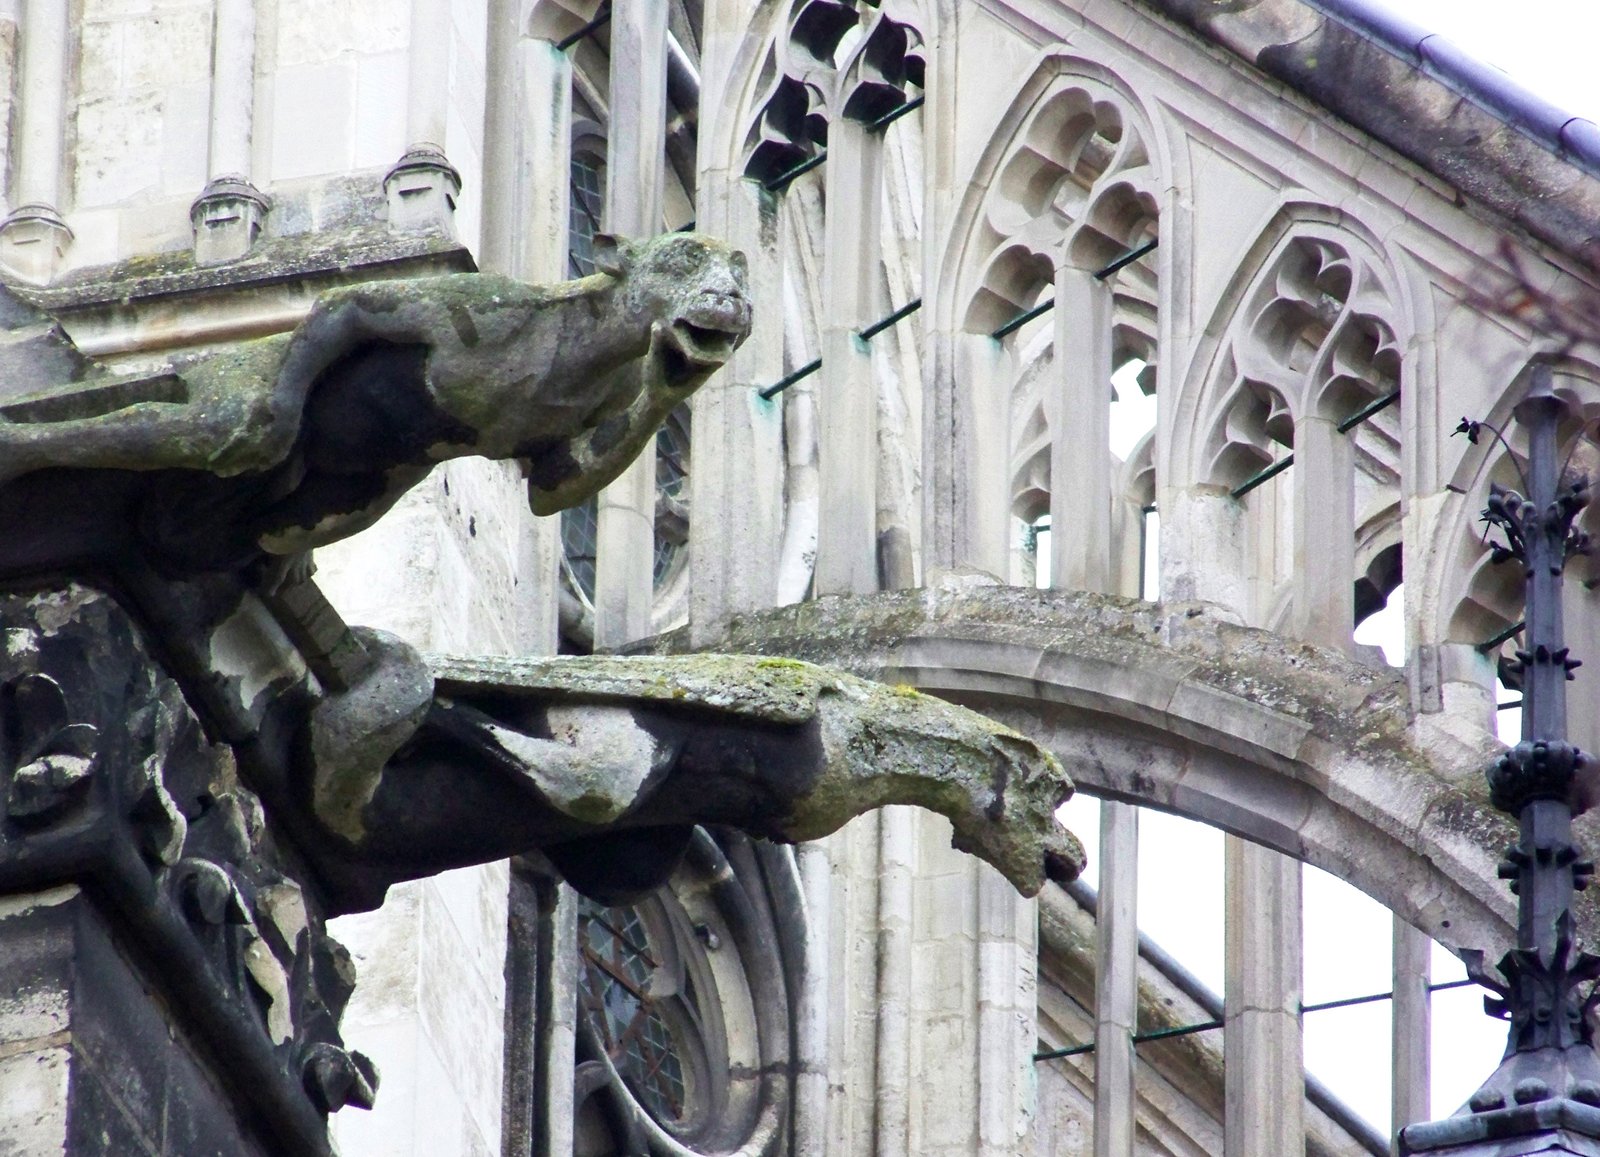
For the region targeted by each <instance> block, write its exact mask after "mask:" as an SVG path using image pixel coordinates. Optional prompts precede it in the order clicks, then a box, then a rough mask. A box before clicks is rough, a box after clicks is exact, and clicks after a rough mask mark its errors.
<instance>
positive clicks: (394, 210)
mask: <svg viewBox="0 0 1600 1157" xmlns="http://www.w3.org/2000/svg"><path fill="white" fill-rule="evenodd" d="M383 193H384V196H385V197H387V198H388V200H389V228H390V229H392V230H394V231H395V232H396V233H428V232H440V233H444V234H445V235H446V236H449V237H454V236H455V234H456V198H457V197H459V196H460V195H461V174H460V173H458V172H456V168H455V166H454V165H452V164H451V163H450V161H449V160H448V159H447V158H446V157H445V155H444V150H443V149H441V148H439V147H438V146H437V145H430V144H418V145H412V146H411V147H410V148H409V149H407V150H406V151H405V154H404V155H403V156H402V157H401V158H400V159H399V160H398V161H396V162H395V165H394V168H392V169H390V170H389V171H388V173H386V174H385V175H384V178H383Z"/></svg>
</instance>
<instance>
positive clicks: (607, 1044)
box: [578, 900, 685, 1121]
mask: <svg viewBox="0 0 1600 1157" xmlns="http://www.w3.org/2000/svg"><path fill="white" fill-rule="evenodd" d="M578 943H579V948H580V951H581V952H582V955H583V969H582V972H581V974H580V976H579V982H578V983H579V995H578V1000H579V1004H580V1007H581V1008H582V1009H583V1011H584V1014H585V1015H586V1016H587V1017H588V1018H589V1022H590V1024H591V1025H592V1026H593V1027H594V1030H595V1032H596V1034H597V1035H598V1036H599V1038H600V1041H601V1044H602V1046H603V1047H604V1048H605V1050H606V1055H607V1056H609V1057H610V1058H611V1063H612V1064H613V1065H615V1066H616V1069H617V1073H618V1075H619V1076H621V1077H622V1080H623V1082H624V1083H625V1084H626V1085H627V1086H628V1088H629V1090H630V1091H631V1092H632V1093H633V1095H634V1096H635V1097H637V1098H638V1099H639V1103H640V1104H641V1105H643V1106H644V1107H645V1108H646V1109H647V1110H648V1111H649V1112H650V1113H651V1115H652V1116H654V1117H656V1119H657V1120H666V1121H676V1120H679V1119H681V1118H682V1117H683V1115H684V1098H685V1087H684V1071H683V1060H682V1058H681V1057H680V1055H679V1049H680V1046H679V1043H678V1041H677V1039H676V1038H675V1037H674V1035H673V1031H672V1028H671V1026H670V1025H669V1024H668V1023H667V1019H666V1018H665V1017H664V1016H663V1015H662V1014H661V1010H660V1009H659V1008H658V1006H657V1002H656V998H655V996H654V995H653V991H652V986H653V985H654V984H655V983H656V978H657V976H658V974H659V973H660V971H661V968H662V965H661V962H660V959H659V954H658V953H656V952H654V951H652V948H651V944H650V938H649V934H648V932H647V930H646V928H645V924H644V921H643V920H641V919H640V918H639V914H638V912H636V911H635V910H634V909H633V908H625V907H624V908H602V907H600V906H599V905H598V904H595V903H593V902H591V901H588V900H584V901H582V902H581V903H580V905H579V909H578Z"/></svg>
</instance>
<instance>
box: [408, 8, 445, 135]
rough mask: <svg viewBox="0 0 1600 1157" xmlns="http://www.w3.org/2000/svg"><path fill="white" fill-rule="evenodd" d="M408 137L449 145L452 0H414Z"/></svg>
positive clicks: (409, 71)
mask: <svg viewBox="0 0 1600 1157" xmlns="http://www.w3.org/2000/svg"><path fill="white" fill-rule="evenodd" d="M406 74H407V75H406V140H407V141H409V142H410V143H411V144H412V145H413V146H415V145H422V144H428V145H436V146H437V147H439V148H441V149H442V148H444V146H445V132H446V121H447V116H448V112H447V110H448V108H449V101H450V0H411V44H410V47H409V49H408V51H407V59H406Z"/></svg>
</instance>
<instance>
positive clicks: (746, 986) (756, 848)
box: [574, 829, 804, 1157]
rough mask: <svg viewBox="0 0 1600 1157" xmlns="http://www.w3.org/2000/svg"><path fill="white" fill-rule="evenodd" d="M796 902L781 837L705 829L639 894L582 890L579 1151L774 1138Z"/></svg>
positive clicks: (589, 1155) (586, 1155) (753, 1143)
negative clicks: (622, 897)
mask: <svg viewBox="0 0 1600 1157" xmlns="http://www.w3.org/2000/svg"><path fill="white" fill-rule="evenodd" d="M779 913H781V914H782V918H781V919H780V918H779V915H778V914H779ZM802 913H803V904H802V903H801V902H800V900H799V880H798V876H797V873H796V871H795V867H794V857H793V854H792V853H791V852H790V851H789V849H787V848H780V847H777V846H776V845H770V844H765V843H761V842H759V841H752V840H750V839H748V838H747V837H745V836H743V835H741V834H737V833H718V834H717V835H715V836H713V835H711V834H710V833H708V832H706V831H705V830H703V829H702V830H697V831H696V832H695V836H694V840H693V842H692V844H691V847H690V849H689V852H688V854H687V855H686V856H685V857H684V862H683V864H682V865H681V866H680V867H679V868H678V870H677V872H675V873H674V875H673V877H672V879H671V881H670V882H669V883H668V884H667V885H666V886H665V887H662V888H659V889H657V890H656V891H655V892H654V893H652V894H651V895H649V896H648V897H646V898H645V899H643V900H641V901H639V902H638V903H635V904H629V905H622V906H617V907H604V906H602V905H600V904H597V903H594V902H593V901H588V900H583V901H580V903H579V909H578V943H577V951H578V955H579V961H578V972H579V974H578V984H577V997H578V1012H579V1016H578V1025H577V1028H578V1041H577V1046H578V1049H577V1055H578V1061H579V1064H578V1070H577V1073H576V1074H575V1094H576V1095H575V1105H574V1108H575V1110H576V1120H575V1126H576V1130H575V1134H576V1138H575V1139H576V1148H575V1152H576V1153H577V1154H579V1155H580V1157H623V1155H624V1154H626V1155H628V1157H637V1155H642V1154H663V1155H665V1154H671V1155H673V1157H682V1155H683V1154H685V1153H695V1154H701V1153H703V1154H727V1153H739V1154H742V1155H746V1157H758V1155H768V1154H776V1153H779V1152H781V1151H782V1148H783V1144H784V1141H785V1134H786V1122H787V1119H788V1116H789V1110H788V1105H789V1097H790V1080H791V1077H790V1074H789V1067H790V1066H789V1057H790V1028H789V1026H790V991H789V984H790V980H789V977H790V974H791V972H794V973H795V975H798V972H797V971H796V970H797V969H798V963H797V962H798V960H800V959H801V958H803V945H804V931H803V923H804V919H803V915H802ZM786 925H801V926H802V927H800V928H798V929H796V928H794V927H786ZM786 961H788V962H789V965H788V967H785V962H786Z"/></svg>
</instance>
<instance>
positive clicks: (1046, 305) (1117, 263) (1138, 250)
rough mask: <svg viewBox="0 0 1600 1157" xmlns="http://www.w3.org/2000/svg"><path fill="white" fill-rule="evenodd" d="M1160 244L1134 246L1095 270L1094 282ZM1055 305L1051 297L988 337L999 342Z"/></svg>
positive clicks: (1144, 254)
mask: <svg viewBox="0 0 1600 1157" xmlns="http://www.w3.org/2000/svg"><path fill="white" fill-rule="evenodd" d="M1160 244H1161V238H1159V237H1156V238H1154V239H1152V240H1150V241H1146V242H1145V243H1144V244H1143V245H1139V246H1136V247H1135V248H1133V249H1130V250H1128V251H1127V252H1126V253H1122V254H1119V255H1118V256H1116V257H1114V258H1112V259H1111V263H1110V264H1108V265H1105V266H1103V267H1102V268H1100V269H1097V270H1095V271H1094V277H1095V280H1096V281H1104V280H1105V279H1106V278H1108V277H1110V276H1111V275H1112V274H1113V273H1116V272H1117V271H1118V270H1120V269H1124V268H1126V267H1127V266H1129V265H1132V264H1133V263H1134V262H1135V261H1137V260H1139V258H1141V257H1144V256H1146V255H1147V254H1150V253H1154V252H1155V251H1156V248H1157V247H1158V246H1159V245H1160ZM1055 305H1056V302H1055V298H1053V297H1052V298H1051V299H1050V300H1049V301H1045V302H1040V303H1039V304H1038V305H1036V306H1034V307H1033V308H1032V309H1029V310H1024V311H1023V312H1022V313H1019V314H1017V316H1016V317H1014V318H1012V319H1011V320H1010V321H1008V322H1006V323H1005V324H1004V325H1002V326H1001V327H1000V328H999V329H997V330H995V331H994V332H993V333H991V334H990V335H989V336H990V337H992V338H994V339H995V340H996V341H999V340H1000V339H1001V338H1003V337H1005V336H1006V335H1007V334H1011V333H1015V332H1016V331H1017V330H1019V329H1021V328H1022V327H1023V326H1025V325H1027V324H1028V323H1029V322H1030V321H1032V320H1033V319H1034V318H1036V317H1042V316H1043V315H1044V314H1046V313H1049V312H1050V311H1051V310H1052V309H1054V308H1055Z"/></svg>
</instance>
